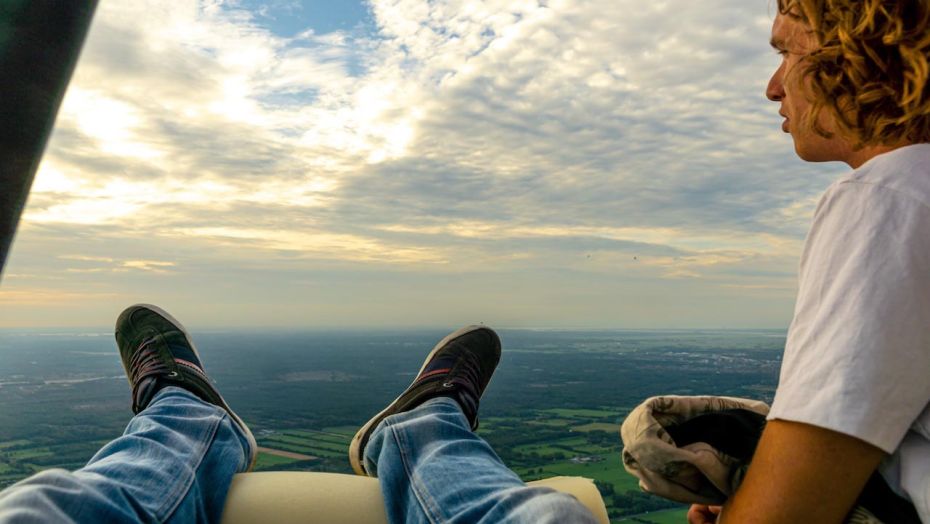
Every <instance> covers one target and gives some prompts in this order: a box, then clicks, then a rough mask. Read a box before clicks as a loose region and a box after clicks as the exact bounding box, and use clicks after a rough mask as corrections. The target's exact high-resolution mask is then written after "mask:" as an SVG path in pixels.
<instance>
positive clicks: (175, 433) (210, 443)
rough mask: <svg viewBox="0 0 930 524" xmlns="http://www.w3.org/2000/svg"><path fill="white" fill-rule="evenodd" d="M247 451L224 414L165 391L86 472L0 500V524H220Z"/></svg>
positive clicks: (32, 481)
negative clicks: (75, 523)
mask: <svg viewBox="0 0 930 524" xmlns="http://www.w3.org/2000/svg"><path fill="white" fill-rule="evenodd" d="M247 446H248V443H247V441H246V440H245V438H244V436H243V435H242V434H241V432H240V430H239V429H238V428H237V427H236V425H235V424H233V422H232V421H231V420H230V418H229V415H228V414H227V413H226V411H224V410H223V409H221V408H218V407H216V406H214V405H212V404H208V403H206V402H204V401H202V400H200V399H199V398H197V397H196V396H194V395H193V394H191V393H189V392H187V391H185V390H183V389H180V388H176V387H166V388H164V389H163V390H161V391H160V392H159V393H158V394H157V395H156V396H155V398H154V399H153V400H152V402H151V404H149V406H148V407H147V408H146V409H145V410H144V411H142V412H141V413H139V414H138V415H136V416H135V417H134V418H133V419H132V421H130V423H129V425H128V426H127V427H126V431H125V432H124V433H123V435H122V436H121V437H119V438H117V439H116V440H114V441H112V442H110V443H109V444H107V445H106V446H104V447H103V449H101V450H100V451H99V452H97V454H96V455H94V457H93V458H92V459H91V460H90V462H88V463H87V465H86V466H84V467H83V468H81V469H79V470H77V471H75V472H73V473H72V472H68V471H64V470H60V469H53V470H48V471H43V472H41V473H39V474H37V475H34V476H32V477H30V478H28V479H26V480H23V481H22V482H19V483H17V484H15V485H13V486H10V487H9V488H7V489H6V490H4V491H3V492H2V493H0V522H166V521H176V522H219V520H220V517H221V515H222V511H223V505H224V504H225V502H226V492H227V491H228V490H229V485H230V483H231V482H232V477H233V475H234V474H235V473H237V472H240V471H243V470H245V468H246V467H247V466H248V463H247V462H246V460H247V459H246V457H247V456H248V449H247Z"/></svg>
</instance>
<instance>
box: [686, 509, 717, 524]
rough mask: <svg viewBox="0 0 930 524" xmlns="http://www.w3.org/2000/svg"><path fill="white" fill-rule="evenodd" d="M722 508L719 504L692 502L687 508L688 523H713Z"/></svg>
mask: <svg viewBox="0 0 930 524" xmlns="http://www.w3.org/2000/svg"><path fill="white" fill-rule="evenodd" d="M722 509H723V508H722V507H721V506H706V505H704V504H693V505H692V506H691V509H689V510H688V524H714V523H715V522H717V516H718V515H720V510H722Z"/></svg>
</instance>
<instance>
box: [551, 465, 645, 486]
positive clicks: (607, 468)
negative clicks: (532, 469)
mask: <svg viewBox="0 0 930 524" xmlns="http://www.w3.org/2000/svg"><path fill="white" fill-rule="evenodd" d="M542 470H543V473H542V477H557V476H573V477H586V478H589V479H595V480H599V481H601V482H608V483H610V484H613V485H614V489H615V490H616V491H617V492H623V491H627V490H632V491H639V481H637V480H636V477H634V476H633V475H630V474H629V473H627V472H626V470H624V469H623V466H622V465H620V459H619V458H617V460H610V459H608V460H605V461H604V462H595V463H591V464H573V463H571V462H562V463H559V464H551V465H548V466H543V467H542Z"/></svg>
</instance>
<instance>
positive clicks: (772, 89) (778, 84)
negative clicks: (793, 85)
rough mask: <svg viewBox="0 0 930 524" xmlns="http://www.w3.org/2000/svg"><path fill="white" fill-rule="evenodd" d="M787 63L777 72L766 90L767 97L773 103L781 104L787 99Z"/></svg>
mask: <svg viewBox="0 0 930 524" xmlns="http://www.w3.org/2000/svg"><path fill="white" fill-rule="evenodd" d="M784 79H785V63H784V62H782V64H781V65H780V66H779V67H778V69H776V70H775V73H774V74H773V75H772V78H771V79H769V85H768V87H767V88H766V89H765V96H766V98H768V99H769V100H771V101H772V102H781V101H782V99H784V98H785V82H784Z"/></svg>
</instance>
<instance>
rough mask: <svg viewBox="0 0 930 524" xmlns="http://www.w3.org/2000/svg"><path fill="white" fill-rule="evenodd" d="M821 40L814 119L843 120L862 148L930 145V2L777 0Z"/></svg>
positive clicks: (814, 59) (815, 63)
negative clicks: (824, 116)
mask: <svg viewBox="0 0 930 524" xmlns="http://www.w3.org/2000/svg"><path fill="white" fill-rule="evenodd" d="M778 10H779V12H780V13H781V14H783V15H786V16H792V17H796V18H799V19H800V20H801V21H802V22H803V23H805V24H806V25H807V26H809V27H810V28H811V30H812V31H813V33H814V35H816V38H817V43H818V44H819V45H818V47H817V49H815V50H814V51H812V52H811V53H809V54H808V56H807V57H806V60H805V63H806V71H805V72H806V73H807V74H808V75H809V79H810V82H811V87H812V91H813V92H812V100H811V102H812V107H811V112H810V114H809V115H808V117H809V118H810V119H811V122H812V125H813V126H814V129H815V130H817V132H818V133H820V134H821V135H823V136H826V137H829V136H830V133H828V132H827V131H825V130H824V129H823V128H822V127H820V126H819V125H817V121H818V120H817V117H818V116H819V114H820V112H821V111H823V110H827V111H829V112H830V113H832V116H834V117H836V122H837V124H838V126H839V129H837V131H839V132H840V133H843V134H846V135H848V136H851V137H853V138H854V139H855V141H856V142H857V146H859V147H861V146H864V145H882V144H901V143H920V142H930V83H928V78H930V0H778Z"/></svg>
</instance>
